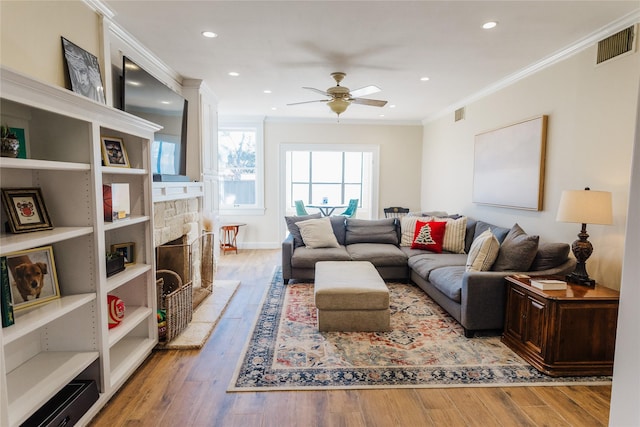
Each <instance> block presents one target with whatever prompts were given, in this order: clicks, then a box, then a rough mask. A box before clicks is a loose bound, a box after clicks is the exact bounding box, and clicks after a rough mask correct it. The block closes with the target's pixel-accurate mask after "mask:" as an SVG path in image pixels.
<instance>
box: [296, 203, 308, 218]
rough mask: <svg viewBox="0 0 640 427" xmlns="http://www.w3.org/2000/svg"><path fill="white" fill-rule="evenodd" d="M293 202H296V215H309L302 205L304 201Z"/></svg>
mask: <svg viewBox="0 0 640 427" xmlns="http://www.w3.org/2000/svg"><path fill="white" fill-rule="evenodd" d="M295 204H296V215H297V216H305V215H309V213H308V212H307V210H306V209H305V207H304V202H303V201H302V200H296V201H295Z"/></svg>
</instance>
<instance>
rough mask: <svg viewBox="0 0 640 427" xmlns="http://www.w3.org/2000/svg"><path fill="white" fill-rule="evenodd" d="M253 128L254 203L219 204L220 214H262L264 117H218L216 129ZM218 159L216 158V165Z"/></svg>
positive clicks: (263, 209)
mask: <svg viewBox="0 0 640 427" xmlns="http://www.w3.org/2000/svg"><path fill="white" fill-rule="evenodd" d="M248 127H251V128H255V129H256V204H255V205H254V206H248V205H242V206H239V207H229V206H223V205H222V204H220V200H218V201H217V203H218V206H219V213H220V215H223V216H224V215H264V213H265V207H264V117H262V116H261V117H222V116H221V117H220V118H219V121H218V129H219V130H220V129H225V128H240V129H241V128H248ZM217 164H218V159H217V158H216V165H217Z"/></svg>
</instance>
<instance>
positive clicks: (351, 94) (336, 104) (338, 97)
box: [287, 72, 387, 116]
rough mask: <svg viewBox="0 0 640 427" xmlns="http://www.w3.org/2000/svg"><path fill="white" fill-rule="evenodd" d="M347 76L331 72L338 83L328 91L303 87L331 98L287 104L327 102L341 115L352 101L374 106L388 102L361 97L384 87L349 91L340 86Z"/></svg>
mask: <svg viewBox="0 0 640 427" xmlns="http://www.w3.org/2000/svg"><path fill="white" fill-rule="evenodd" d="M345 76H346V74H345V73H340V72H336V73H331V77H333V79H334V80H335V81H336V85H335V86H333V87H330V88H329V89H327V90H326V91H324V90H320V89H316V88H313V87H303V89H308V90H311V91H314V92H316V93H319V94H321V95H325V96H328V97H329V98H330V99H316V100H314V101H303V102H294V103H292V104H287V105H299V104H309V103H311V102H326V103H327V105H328V106H329V108H331V111H333V112H334V113H336V114H337V115H338V116H340V114H342V113H344V112H345V110H346V109H347V107H348V106H349V105H351V104H352V103H353V104H361V105H371V106H374V107H384V106H385V105H386V104H387V101H380V100H377V99H367V98H361V96H367V95H371V94H374V93H378V92H380V91H381V90H382V89H380V88H379V87H377V86H365V87H362V88H360V89H356V90H353V91H349V88H348V87H346V86H340V82H341V81H342V79H344V78H345Z"/></svg>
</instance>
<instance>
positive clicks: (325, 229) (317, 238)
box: [296, 217, 340, 249]
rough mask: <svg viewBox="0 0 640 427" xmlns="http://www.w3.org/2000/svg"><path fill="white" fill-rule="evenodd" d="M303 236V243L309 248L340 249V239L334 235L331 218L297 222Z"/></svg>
mask: <svg viewBox="0 0 640 427" xmlns="http://www.w3.org/2000/svg"><path fill="white" fill-rule="evenodd" d="M296 225H297V226H298V228H299V229H300V235H302V241H303V242H304V245H305V246H306V247H308V248H311V249H315V248H339V247H340V245H339V244H338V239H336V235H335V234H333V227H331V220H330V219H329V217H324V218H317V219H307V220H305V221H300V222H296Z"/></svg>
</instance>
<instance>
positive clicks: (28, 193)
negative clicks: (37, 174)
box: [2, 188, 53, 233]
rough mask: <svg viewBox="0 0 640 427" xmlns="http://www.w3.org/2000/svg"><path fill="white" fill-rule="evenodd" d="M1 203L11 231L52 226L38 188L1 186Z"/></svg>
mask: <svg viewBox="0 0 640 427" xmlns="http://www.w3.org/2000/svg"><path fill="white" fill-rule="evenodd" d="M2 204H3V205H4V208H5V210H6V212H7V216H8V217H9V221H8V222H9V228H10V229H11V232H12V233H26V232H29V231H39V230H51V229H52V228H53V224H52V223H51V219H50V218H49V213H48V212H47V208H46V206H45V205H44V199H43V198H42V193H41V192H40V189H39V188H3V189H2Z"/></svg>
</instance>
